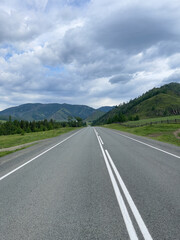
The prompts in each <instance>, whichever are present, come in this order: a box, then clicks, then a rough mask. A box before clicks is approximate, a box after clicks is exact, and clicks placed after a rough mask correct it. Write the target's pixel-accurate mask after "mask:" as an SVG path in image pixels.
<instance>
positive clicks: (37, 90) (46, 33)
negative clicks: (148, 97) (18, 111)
mask: <svg viewBox="0 0 180 240" xmlns="http://www.w3.org/2000/svg"><path fill="white" fill-rule="evenodd" d="M179 15H180V3H179V1H170V0H158V1H157V0H156V1H155V0H152V1H150V2H149V1H148V2H147V1H144V2H142V1H140V0H136V1H133V0H128V1H127V0H123V1H117V0H111V1H110V0H96V1H65V0H61V1H58V0H49V1H48V0H33V1H30V0H26V1H23V2H22V1H20V0H14V1H11V0H6V1H5V0H1V3H0V65H1V70H0V88H1V91H2V92H3V95H1V97H0V102H1V104H0V108H1V109H2V108H3V107H4V106H6V107H7V106H11V105H17V104H21V103H25V102H31V101H32V102H37V101H38V102H47V101H49V102H68V103H76V104H89V105H92V106H97V107H98V106H101V105H114V104H119V103H121V102H123V101H127V100H129V99H131V98H134V97H137V96H138V95H140V94H142V93H143V92H144V91H147V90H149V89H150V88H153V87H155V86H160V85H162V84H163V83H164V82H167V81H168V82H169V81H177V82H178V81H179V69H180V61H179V59H180V43H179V38H180V19H179ZM7 96H8V97H7Z"/></svg>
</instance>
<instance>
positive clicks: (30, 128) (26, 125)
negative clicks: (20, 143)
mask: <svg viewBox="0 0 180 240" xmlns="http://www.w3.org/2000/svg"><path fill="white" fill-rule="evenodd" d="M82 126H85V123H83V121H82V119H81V118H79V117H76V118H74V119H73V118H69V119H68V122H56V121H54V120H53V119H51V120H50V121H48V120H47V119H45V120H42V121H25V120H21V121H18V120H13V121H12V119H11V117H9V120H8V121H7V122H5V123H0V135H11V134H22V135H24V134H25V133H30V132H41V131H47V130H53V129H58V128H63V127H82Z"/></svg>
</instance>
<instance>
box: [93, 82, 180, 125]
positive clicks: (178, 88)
mask: <svg viewBox="0 0 180 240" xmlns="http://www.w3.org/2000/svg"><path fill="white" fill-rule="evenodd" d="M178 114H180V84H179V83H170V84H166V85H164V86H162V87H160V88H153V89H152V90H150V91H148V92H146V93H144V94H143V95H142V96H140V97H138V98H135V99H133V100H130V101H129V102H128V103H126V104H123V105H120V106H118V107H115V108H114V109H112V110H111V111H110V112H108V113H106V114H105V115H104V116H102V117H100V118H99V119H97V120H96V121H94V124H104V123H107V122H116V121H119V118H120V117H122V115H123V116H125V118H124V119H122V120H125V119H131V118H135V117H136V116H137V115H138V117H139V118H141V119H142V118H151V117H161V116H170V115H178Z"/></svg>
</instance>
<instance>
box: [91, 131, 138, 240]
mask: <svg viewBox="0 0 180 240" xmlns="http://www.w3.org/2000/svg"><path fill="white" fill-rule="evenodd" d="M94 132H95V131H94ZM95 134H96V137H97V139H98V142H99V145H100V148H101V151H102V154H103V157H104V160H105V164H106V167H107V170H108V173H109V176H110V179H111V183H112V185H113V189H114V192H115V195H116V198H117V201H118V204H119V208H120V210H121V213H122V216H123V219H124V222H125V225H126V228H127V231H128V234H129V237H130V239H131V240H138V237H137V234H136V231H135V229H134V227H133V224H132V221H131V218H130V216H129V213H128V210H127V208H126V205H125V203H124V200H123V198H122V195H121V193H120V190H119V188H118V185H117V182H116V180H115V177H114V175H113V172H112V170H111V167H110V165H109V162H108V159H107V157H106V154H105V152H104V149H103V147H102V145H101V142H100V140H99V138H98V135H97V133H96V132H95Z"/></svg>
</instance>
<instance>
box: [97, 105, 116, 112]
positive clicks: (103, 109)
mask: <svg viewBox="0 0 180 240" xmlns="http://www.w3.org/2000/svg"><path fill="white" fill-rule="evenodd" d="M113 108H114V107H110V106H104V107H100V108H98V109H97V110H98V111H101V112H104V113H107V112H109V111H111V110H112V109H113Z"/></svg>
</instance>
